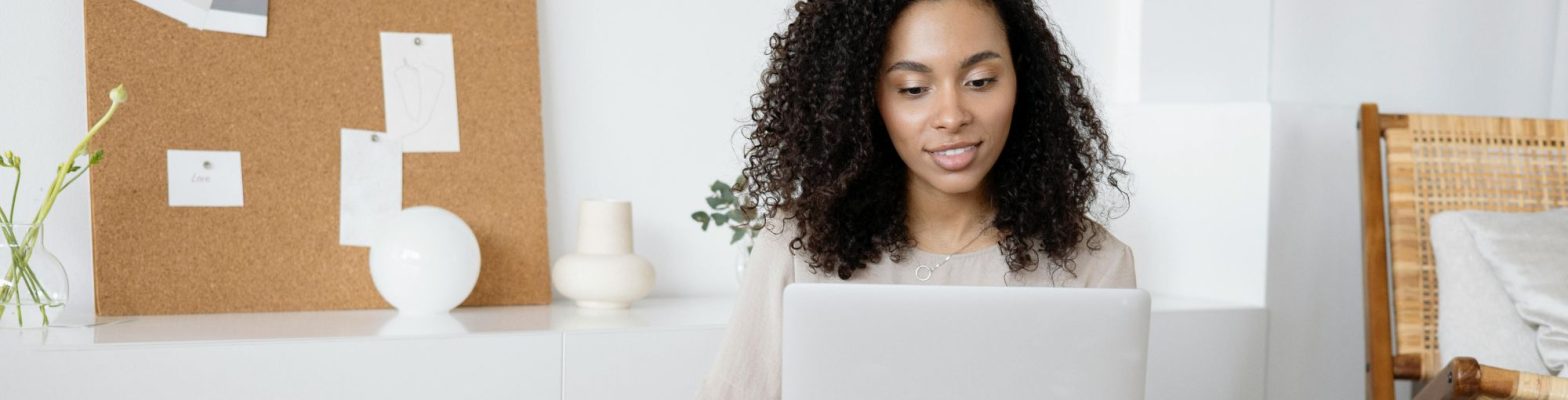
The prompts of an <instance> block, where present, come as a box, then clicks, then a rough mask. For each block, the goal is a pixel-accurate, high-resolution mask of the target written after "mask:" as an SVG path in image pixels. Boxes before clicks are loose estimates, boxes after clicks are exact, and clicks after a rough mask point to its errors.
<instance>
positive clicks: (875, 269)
mask: <svg viewBox="0 0 1568 400" xmlns="http://www.w3.org/2000/svg"><path fill="white" fill-rule="evenodd" d="M767 226H768V227H767V229H764V230H763V232H762V233H761V234H759V235H758V236H757V241H756V243H755V245H754V246H753V247H752V252H751V259H750V260H748V261H747V267H746V271H745V273H744V274H743V277H742V278H741V288H740V299H739V300H738V301H737V302H736V304H735V310H734V314H733V315H732V316H731V317H730V324H729V331H728V332H727V333H726V335H725V338H724V343H723V345H722V347H721V349H720V352H719V357H718V360H717V362H715V363H714V365H713V369H712V370H711V371H710V372H709V373H708V377H707V380H706V381H704V382H703V387H702V392H701V393H700V394H699V395H698V398H699V399H777V398H779V396H780V390H781V389H780V385H781V381H782V376H781V375H782V374H781V372H780V370H781V368H782V367H781V365H780V364H781V363H782V357H783V355H782V354H781V350H780V349H781V347H782V340H781V337H782V335H783V329H782V325H783V318H784V287H785V286H788V285H789V284H791V283H795V282H807V283H837V282H847V283H882V284H900V285H964V286H1045V287H1092V288H1133V287H1135V286H1136V279H1135V277H1134V273H1133V259H1132V249H1131V248H1128V247H1127V245H1126V244H1124V243H1122V242H1121V241H1120V240H1118V239H1116V237H1115V236H1112V235H1111V234H1110V232H1108V231H1105V230H1104V229H1103V228H1101V227H1100V226H1099V225H1095V226H1094V227H1093V228H1094V229H1096V230H1098V231H1099V234H1100V235H1099V240H1100V249H1099V250H1093V251H1091V250H1089V249H1088V248H1087V247H1086V246H1085V245H1083V244H1080V245H1079V246H1078V250H1077V252H1076V257H1075V258H1074V263H1075V272H1076V273H1075V274H1069V273H1067V272H1066V271H1055V272H1051V271H1049V268H1046V267H1045V265H1042V266H1041V267H1040V268H1036V270H1035V271H1020V272H1016V273H1015V272H1011V271H1010V270H1009V269H1008V267H1007V261H1006V258H1005V257H1004V255H1003V254H1002V251H1001V247H1000V246H997V245H991V246H989V247H987V248H984V249H980V250H976V251H972V252H968V253H961V254H957V255H954V256H953V258H952V259H951V260H949V261H948V262H947V263H946V264H943V265H942V266H941V267H940V268H937V269H936V270H935V271H932V272H931V274H930V277H929V278H928V279H927V280H926V281H920V280H918V279H916V278H915V268H916V266H919V265H928V266H931V265H937V263H939V262H941V261H942V258H944V257H947V255H946V254H935V253H930V252H925V251H921V250H919V249H910V251H909V253H908V256H907V257H905V259H904V261H903V262H897V263H895V262H893V261H892V260H891V257H888V256H886V255H884V256H883V257H882V260H881V261H878V262H876V263H874V264H871V265H869V266H867V268H865V269H860V270H856V271H855V274H854V276H852V277H850V279H849V280H847V281H846V280H842V279H839V277H838V275H837V274H830V273H825V272H821V271H815V270H812V269H811V267H810V265H809V264H808V263H807V261H808V260H809V258H807V257H806V256H804V255H800V254H794V252H793V251H791V249H790V248H789V245H790V242H791V241H793V240H794V239H795V237H796V233H795V227H794V222H793V221H787V222H781V221H778V220H770V221H769V222H768V224H767ZM1043 258H1044V257H1042V256H1038V255H1037V256H1036V259H1037V260H1039V259H1043ZM922 275H924V272H922Z"/></svg>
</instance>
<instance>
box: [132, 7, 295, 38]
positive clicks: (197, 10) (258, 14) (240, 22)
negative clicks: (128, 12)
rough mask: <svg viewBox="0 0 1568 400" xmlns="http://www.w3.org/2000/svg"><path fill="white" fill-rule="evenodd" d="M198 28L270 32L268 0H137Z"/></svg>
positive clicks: (261, 33) (256, 33)
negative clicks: (268, 27)
mask: <svg viewBox="0 0 1568 400" xmlns="http://www.w3.org/2000/svg"><path fill="white" fill-rule="evenodd" d="M136 2H138V3H142V5H145V6H147V7H148V8H152V9H153V10H155V11H158V12H159V13H162V14H164V15H167V16H169V18H173V19H175V20H177V21H180V22H184V23H185V24H186V25H188V26H190V27H191V28H195V29H202V30H211V31H219V32H228V33H238V34H242V35H251V36H263V37H265V36H267V0H136Z"/></svg>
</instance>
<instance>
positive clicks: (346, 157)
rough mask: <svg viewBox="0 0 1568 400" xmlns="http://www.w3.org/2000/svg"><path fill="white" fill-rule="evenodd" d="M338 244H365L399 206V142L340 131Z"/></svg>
mask: <svg viewBox="0 0 1568 400" xmlns="http://www.w3.org/2000/svg"><path fill="white" fill-rule="evenodd" d="M342 162H343V165H342V169H341V171H340V173H339V177H340V179H342V182H341V186H340V187H341V190H342V193H340V194H339V196H338V210H339V218H338V244H341V245H344V246H362V247H369V246H370V242H371V241H372V240H374V239H375V237H376V232H378V231H380V227H381V225H380V224H382V223H385V222H386V221H387V220H389V219H392V217H394V216H396V215H397V213H398V211H400V210H402V209H403V145H402V143H400V142H398V140H397V139H396V138H393V137H391V136H389V135H387V134H384V133H380V132H371V131H362V130H355V129H344V130H343V160H342Z"/></svg>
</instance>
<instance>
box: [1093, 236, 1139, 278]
mask: <svg viewBox="0 0 1568 400" xmlns="http://www.w3.org/2000/svg"><path fill="white" fill-rule="evenodd" d="M1106 243H1108V244H1111V245H1107V246H1105V248H1104V250H1102V251H1101V253H1104V255H1103V256H1102V257H1103V258H1102V260H1101V261H1100V264H1101V265H1104V266H1105V267H1104V268H1105V272H1104V273H1102V274H1100V276H1099V277H1098V279H1095V280H1094V281H1093V282H1090V283H1089V285H1088V287H1092V288H1115V289H1134V288H1137V287H1138V277H1137V273H1136V272H1135V271H1134V267H1133V260H1132V247H1128V246H1127V245H1126V244H1124V243H1122V242H1121V241H1120V240H1117V239H1116V237H1114V236H1112V237H1111V238H1110V240H1107V241H1106Z"/></svg>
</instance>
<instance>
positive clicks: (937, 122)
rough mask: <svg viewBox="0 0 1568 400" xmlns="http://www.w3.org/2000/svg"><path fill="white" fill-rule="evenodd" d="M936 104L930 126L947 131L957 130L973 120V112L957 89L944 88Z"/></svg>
mask: <svg viewBox="0 0 1568 400" xmlns="http://www.w3.org/2000/svg"><path fill="white" fill-rule="evenodd" d="M943 92H945V93H943V94H941V95H940V99H939V100H938V101H937V104H936V108H937V109H936V115H935V117H934V118H933V120H932V128H935V129H936V130H938V131H946V132H949V133H953V132H958V131H959V130H960V129H962V128H963V127H964V126H967V125H969V123H970V122H973V121H974V114H971V113H970V112H969V108H968V107H967V106H966V105H965V104H964V99H963V96H962V93H959V91H958V90H944V91H943Z"/></svg>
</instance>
